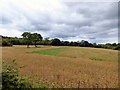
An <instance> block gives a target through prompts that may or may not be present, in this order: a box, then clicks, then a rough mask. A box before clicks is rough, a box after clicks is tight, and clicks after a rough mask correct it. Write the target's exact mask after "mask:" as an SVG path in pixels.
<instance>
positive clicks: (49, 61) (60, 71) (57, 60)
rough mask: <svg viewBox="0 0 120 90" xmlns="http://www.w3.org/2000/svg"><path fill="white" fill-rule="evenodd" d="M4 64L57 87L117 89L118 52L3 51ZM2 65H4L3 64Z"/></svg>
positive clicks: (81, 49) (70, 49) (48, 48)
mask: <svg viewBox="0 0 120 90" xmlns="http://www.w3.org/2000/svg"><path fill="white" fill-rule="evenodd" d="M2 56H3V57H2V58H3V61H4V62H5V63H10V62H11V61H12V60H13V59H15V60H16V62H17V64H18V67H19V66H24V67H23V68H21V69H20V74H21V75H22V76H26V77H28V78H29V79H30V80H32V81H33V83H38V82H39V83H43V84H45V85H47V86H48V87H54V88H56V87H58V88H75V87H77V88H78V87H79V88H91V87H100V88H106V87H107V88H115V87H118V62H117V60H118V57H117V56H118V51H115V50H108V49H96V48H86V47H85V48H84V47H53V46H41V47H40V48H34V46H31V48H26V46H13V47H3V48H2ZM3 64H4V63H3Z"/></svg>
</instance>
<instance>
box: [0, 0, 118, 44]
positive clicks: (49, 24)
mask: <svg viewBox="0 0 120 90" xmlns="http://www.w3.org/2000/svg"><path fill="white" fill-rule="evenodd" d="M61 8H62V9H61V10H60V11H53V12H50V11H49V12H47V11H43V12H41V11H39V10H38V11H35V10H31V9H29V8H27V7H24V8H23V7H20V6H17V5H14V3H10V4H8V6H6V11H5V12H3V11H2V12H1V10H0V12H1V15H0V17H2V23H0V25H1V28H6V29H16V30H19V31H21V32H24V31H30V32H34V31H38V32H41V33H42V34H43V36H45V37H51V38H54V37H58V38H61V39H63V40H64V39H67V40H69V39H72V38H73V39H74V40H75V39H77V40H81V39H85V40H89V41H91V42H102V41H103V42H105V41H107V39H108V41H110V40H113V39H109V37H110V38H112V37H113V38H116V34H117V3H97V2H96V3H95V2H92V3H90V2H84V3H81V2H80V3H78V2H74V3H73V2H62V3H61ZM8 32H9V31H8Z"/></svg>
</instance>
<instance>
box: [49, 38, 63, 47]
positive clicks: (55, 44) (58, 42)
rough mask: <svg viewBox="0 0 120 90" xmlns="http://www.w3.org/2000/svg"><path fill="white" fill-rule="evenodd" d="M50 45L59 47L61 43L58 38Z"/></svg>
mask: <svg viewBox="0 0 120 90" xmlns="http://www.w3.org/2000/svg"><path fill="white" fill-rule="evenodd" d="M51 45H53V46H60V45H61V41H60V40H59V39H58V38H55V39H53V40H52V42H51Z"/></svg>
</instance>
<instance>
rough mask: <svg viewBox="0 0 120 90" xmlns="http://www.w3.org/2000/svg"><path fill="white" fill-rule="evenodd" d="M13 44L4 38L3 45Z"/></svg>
mask: <svg viewBox="0 0 120 90" xmlns="http://www.w3.org/2000/svg"><path fill="white" fill-rule="evenodd" d="M12 45H13V44H12V43H11V42H10V41H8V40H4V39H3V40H2V46H12Z"/></svg>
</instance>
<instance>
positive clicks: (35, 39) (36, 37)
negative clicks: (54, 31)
mask: <svg viewBox="0 0 120 90" xmlns="http://www.w3.org/2000/svg"><path fill="white" fill-rule="evenodd" d="M41 40H42V36H41V35H40V34H38V33H33V34H32V41H33V42H34V45H35V47H37V45H36V43H37V42H38V41H41Z"/></svg>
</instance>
